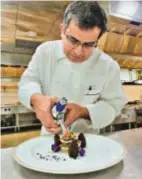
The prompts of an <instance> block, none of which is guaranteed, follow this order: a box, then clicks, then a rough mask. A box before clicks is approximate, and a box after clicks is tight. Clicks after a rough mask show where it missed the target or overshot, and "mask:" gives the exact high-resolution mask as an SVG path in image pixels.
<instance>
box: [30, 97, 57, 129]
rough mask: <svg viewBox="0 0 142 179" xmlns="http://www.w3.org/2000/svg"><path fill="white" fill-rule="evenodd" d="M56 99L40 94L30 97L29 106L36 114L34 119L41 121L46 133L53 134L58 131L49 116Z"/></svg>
mask: <svg viewBox="0 0 142 179" xmlns="http://www.w3.org/2000/svg"><path fill="white" fill-rule="evenodd" d="M57 101H58V98H56V97H48V96H43V95H41V94H33V95H32V96H31V105H32V107H33V109H34V111H35V113H36V117H37V118H38V119H39V120H40V121H41V123H42V125H43V126H44V127H45V128H46V129H47V131H50V132H52V131H53V132H54V129H55V132H56V131H58V130H59V126H58V125H57V124H55V123H54V119H53V117H52V115H51V109H52V107H53V106H54V104H55V103H57Z"/></svg>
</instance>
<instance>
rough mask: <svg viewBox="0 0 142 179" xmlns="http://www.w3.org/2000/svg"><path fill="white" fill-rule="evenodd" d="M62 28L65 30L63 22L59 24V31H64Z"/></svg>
mask: <svg viewBox="0 0 142 179" xmlns="http://www.w3.org/2000/svg"><path fill="white" fill-rule="evenodd" d="M64 30H65V26H64V24H63V23H62V24H60V31H61V33H64Z"/></svg>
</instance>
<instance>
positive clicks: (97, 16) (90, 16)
mask: <svg viewBox="0 0 142 179" xmlns="http://www.w3.org/2000/svg"><path fill="white" fill-rule="evenodd" d="M73 18H74V19H75V20H76V21H77V25H78V27H79V28H80V29H84V30H88V29H92V28H94V27H95V26H97V27H99V28H100V29H101V33H100V35H99V37H100V36H101V35H102V34H103V33H104V32H105V31H106V30H107V17H106V14H105V12H104V10H103V9H102V8H101V7H100V6H99V4H98V3H97V2H96V1H75V2H72V3H71V4H69V5H68V6H67V8H66V10H65V13H64V21H63V22H64V24H65V28H67V27H68V26H69V23H70V21H71V20H72V19H73Z"/></svg>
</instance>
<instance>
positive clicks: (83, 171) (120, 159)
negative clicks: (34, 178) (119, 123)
mask: <svg viewBox="0 0 142 179" xmlns="http://www.w3.org/2000/svg"><path fill="white" fill-rule="evenodd" d="M85 135H95V136H99V137H101V138H106V139H109V140H111V141H113V142H116V143H117V144H119V145H121V147H122V150H123V152H122V155H121V157H120V158H117V159H115V160H114V161H113V162H111V164H108V165H104V166H101V167H98V168H96V169H95V168H94V167H90V168H89V169H87V170H82V169H81V170H80V169H77V170H74V171H68V170H67V171H66V170H64V171H62V170H61V171H57V170H54V169H52V170H51V169H50V170H48V169H47V170H44V169H42V168H39V167H35V166H32V165H29V164H26V163H24V162H23V161H22V160H21V159H20V158H19V157H18V156H17V155H16V151H17V150H18V148H19V147H20V146H21V145H23V144H24V143H27V142H29V141H30V140H35V139H37V138H43V137H46V136H53V134H49V135H43V136H38V137H34V138H31V139H29V140H27V141H24V142H23V143H21V144H19V145H18V146H17V147H16V148H15V151H14V153H13V158H14V160H15V161H16V162H17V163H18V164H20V165H21V166H23V167H25V168H27V169H30V170H34V171H37V172H42V173H49V174H69V175H73V174H85V173H90V172H96V171H100V170H104V169H107V168H110V167H112V166H114V165H116V164H118V163H119V162H121V161H122V160H123V159H124V157H125V156H126V153H127V150H126V148H125V147H124V145H123V144H121V143H119V142H118V141H115V140H114V139H111V138H109V136H108V137H107V136H102V135H96V134H90V133H85Z"/></svg>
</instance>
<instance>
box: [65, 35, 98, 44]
mask: <svg viewBox="0 0 142 179" xmlns="http://www.w3.org/2000/svg"><path fill="white" fill-rule="evenodd" d="M68 36H70V37H71V38H73V39H74V40H75V41H77V42H80V40H78V39H76V38H75V37H73V36H71V35H68ZM95 43H96V41H95V42H84V43H82V44H95Z"/></svg>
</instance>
